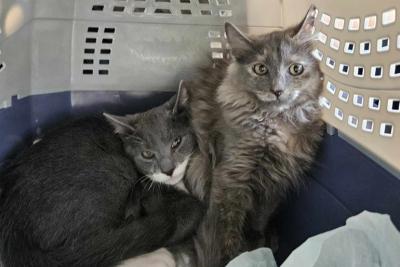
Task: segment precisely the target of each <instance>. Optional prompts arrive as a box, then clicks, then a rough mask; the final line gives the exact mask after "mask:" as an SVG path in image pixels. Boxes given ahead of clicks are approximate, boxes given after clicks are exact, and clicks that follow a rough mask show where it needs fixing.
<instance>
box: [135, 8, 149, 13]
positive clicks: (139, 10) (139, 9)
mask: <svg viewBox="0 0 400 267" xmlns="http://www.w3.org/2000/svg"><path fill="white" fill-rule="evenodd" d="M145 11H146V8H144V7H135V8H134V9H133V13H144V12H145Z"/></svg>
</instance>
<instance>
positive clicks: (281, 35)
mask: <svg viewBox="0 0 400 267" xmlns="http://www.w3.org/2000/svg"><path fill="white" fill-rule="evenodd" d="M315 15H316V9H315V7H311V8H310V10H309V12H308V14H307V16H306V17H305V19H304V20H303V22H302V23H300V24H299V25H298V26H296V27H293V28H289V29H286V30H283V31H275V32H272V33H269V34H265V35H260V36H255V37H248V36H246V35H245V34H244V33H242V32H241V31H240V30H239V29H238V28H236V27H235V26H233V25H232V24H229V23H227V24H226V27H225V29H226V35H227V37H228V42H229V45H230V48H231V60H227V61H224V62H220V63H217V64H216V66H215V67H214V68H210V69H206V70H204V71H203V73H202V76H201V77H200V78H199V79H197V80H194V81H193V82H192V83H189V84H188V87H189V88H188V89H189V103H190V108H191V113H192V123H193V127H194V129H195V132H196V135H197V139H198V142H199V149H200V153H198V154H197V155H194V157H193V160H192V162H191V164H190V167H189V169H188V178H189V181H190V185H189V189H190V191H192V192H194V193H197V194H199V197H200V198H203V199H206V200H209V210H208V213H207V215H206V218H205V220H204V222H203V223H202V224H201V226H200V229H199V231H198V236H197V238H196V248H197V253H198V262H199V266H201V267H221V266H224V264H225V263H226V262H227V261H228V260H229V259H232V258H233V257H235V256H237V255H238V254H239V253H240V252H243V251H244V250H247V249H251V248H254V247H257V246H261V245H263V242H264V232H265V229H266V226H267V225H268V222H269V221H270V218H271V216H272V215H273V213H274V212H275V210H276V208H277V206H278V205H279V204H280V202H281V201H282V199H284V198H285V196H286V195H287V193H288V191H289V190H291V189H295V188H298V186H299V185H300V184H301V183H302V175H303V174H304V173H305V172H306V171H307V170H308V169H309V168H310V166H311V164H312V163H313V159H314V155H315V153H316V149H317V147H318V143H319V141H320V140H321V135H322V127H321V126H322V122H321V120H320V108H319V105H318V97H319V95H320V93H321V89H322V79H323V75H322V73H321V71H320V68H319V64H318V61H317V60H316V59H315V58H314V57H313V56H312V55H311V52H312V49H313V41H314V39H315V38H314V36H313V30H314V20H315ZM210 155H211V156H210ZM202 169H203V170H202ZM210 169H212V171H207V170H210ZM208 174H211V175H210V176H211V178H210V179H207V176H208ZM192 178H193V180H190V179H192ZM198 178H199V179H198ZM202 188H205V189H202Z"/></svg>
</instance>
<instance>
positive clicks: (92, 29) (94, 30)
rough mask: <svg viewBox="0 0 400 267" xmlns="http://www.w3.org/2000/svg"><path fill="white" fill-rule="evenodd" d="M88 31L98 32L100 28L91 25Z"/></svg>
mask: <svg viewBox="0 0 400 267" xmlns="http://www.w3.org/2000/svg"><path fill="white" fill-rule="evenodd" d="M87 31H88V32H98V31H99V28H98V27H89V28H88V30H87Z"/></svg>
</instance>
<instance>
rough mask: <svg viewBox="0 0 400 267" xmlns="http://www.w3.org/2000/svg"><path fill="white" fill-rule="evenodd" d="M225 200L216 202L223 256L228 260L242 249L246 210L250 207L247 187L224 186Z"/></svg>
mask: <svg viewBox="0 0 400 267" xmlns="http://www.w3.org/2000/svg"><path fill="white" fill-rule="evenodd" d="M222 192H223V194H224V197H225V200H224V201H223V202H221V203H219V204H218V207H219V212H220V214H221V215H220V223H221V230H222V232H221V235H222V236H223V244H222V248H223V257H225V258H228V259H229V260H230V259H232V258H234V257H236V256H237V255H238V254H239V253H240V252H241V251H243V249H244V248H243V246H244V244H245V243H244V237H243V228H244V225H245V221H246V216H247V211H248V210H249V209H250V208H251V205H252V204H251V203H252V197H251V192H249V188H246V187H245V186H244V187H235V188H225V189H224V190H223V191H222Z"/></svg>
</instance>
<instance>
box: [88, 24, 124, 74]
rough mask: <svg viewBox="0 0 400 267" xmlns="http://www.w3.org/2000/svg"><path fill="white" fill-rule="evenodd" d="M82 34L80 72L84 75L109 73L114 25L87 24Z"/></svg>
mask: <svg viewBox="0 0 400 267" xmlns="http://www.w3.org/2000/svg"><path fill="white" fill-rule="evenodd" d="M86 32H87V35H88V36H84V39H83V45H84V46H87V47H84V48H83V57H82V61H81V64H82V65H81V66H82V68H81V74H82V75H84V76H93V75H101V76H106V75H109V74H110V69H109V67H110V65H111V64H110V62H111V52H112V44H113V43H114V34H115V32H116V28H115V27H109V26H105V27H104V28H103V27H99V26H92V25H91V26H89V27H87V30H86Z"/></svg>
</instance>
